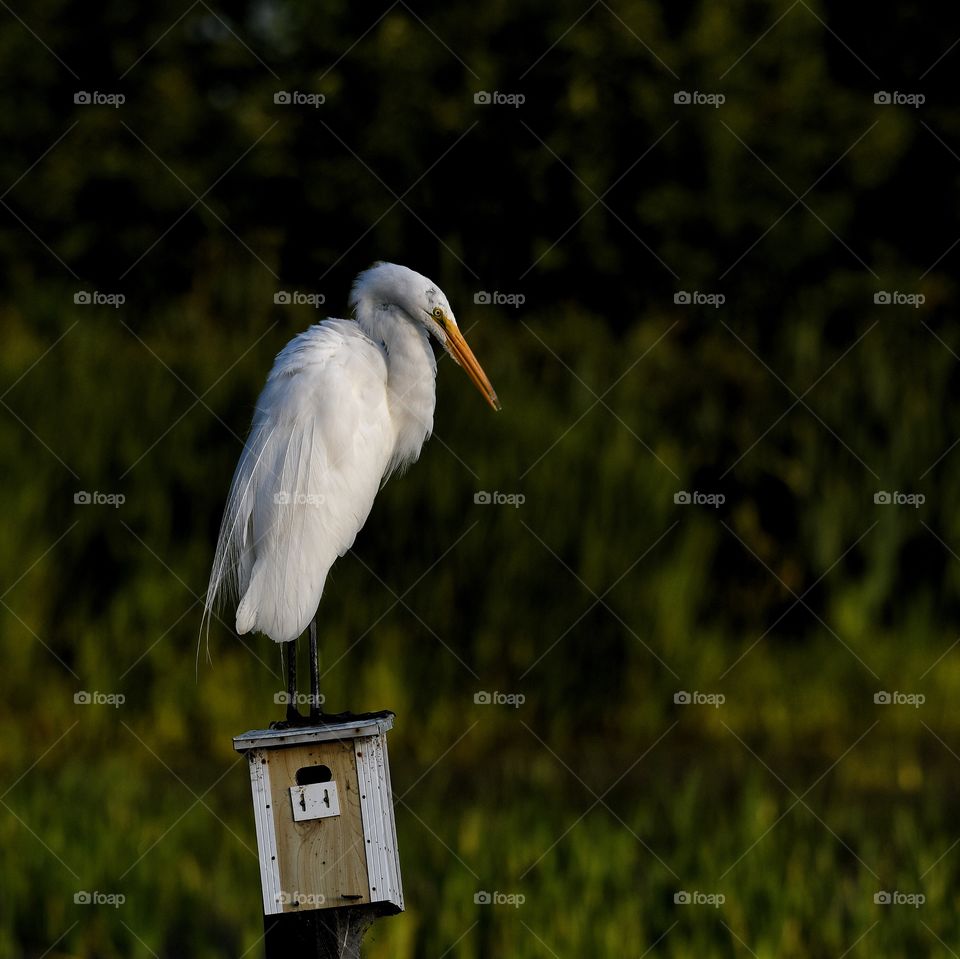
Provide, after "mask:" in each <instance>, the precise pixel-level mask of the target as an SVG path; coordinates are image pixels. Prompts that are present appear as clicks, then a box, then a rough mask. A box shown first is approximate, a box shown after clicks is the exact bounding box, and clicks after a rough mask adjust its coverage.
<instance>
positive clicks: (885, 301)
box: [873, 290, 927, 310]
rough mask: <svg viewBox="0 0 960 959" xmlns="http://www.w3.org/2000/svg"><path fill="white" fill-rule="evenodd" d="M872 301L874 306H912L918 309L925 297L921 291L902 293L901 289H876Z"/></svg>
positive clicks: (924, 301)
mask: <svg viewBox="0 0 960 959" xmlns="http://www.w3.org/2000/svg"><path fill="white" fill-rule="evenodd" d="M873 302H874V305H876V306H912V307H913V308H914V309H915V310H918V309H920V307H921V306H923V304H924V303H926V302H927V298H926V297H925V296H924V295H923V294H922V293H904V292H902V291H901V290H877V292H876V293H874V294H873Z"/></svg>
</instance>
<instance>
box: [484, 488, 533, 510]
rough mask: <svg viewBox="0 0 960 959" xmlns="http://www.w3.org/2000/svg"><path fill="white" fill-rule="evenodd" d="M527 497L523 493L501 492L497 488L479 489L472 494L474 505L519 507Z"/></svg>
mask: <svg viewBox="0 0 960 959" xmlns="http://www.w3.org/2000/svg"><path fill="white" fill-rule="evenodd" d="M526 501H527V498H526V496H524V495H523V493H501V492H500V491H499V490H493V492H489V491H488V490H485V489H481V490H477V492H476V493H474V494H473V502H474V504H475V505H476V506H512V507H513V508H514V509H519V508H520V507H521V506H523V504H524V503H526Z"/></svg>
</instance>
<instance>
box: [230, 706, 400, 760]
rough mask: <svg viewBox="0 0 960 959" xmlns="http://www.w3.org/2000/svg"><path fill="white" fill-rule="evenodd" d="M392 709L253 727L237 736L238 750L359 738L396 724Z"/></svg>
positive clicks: (234, 744) (375, 733) (234, 743)
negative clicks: (283, 725) (314, 722)
mask: <svg viewBox="0 0 960 959" xmlns="http://www.w3.org/2000/svg"><path fill="white" fill-rule="evenodd" d="M393 718H394V714H393V713H392V712H390V710H384V711H382V712H379V713H359V714H353V713H341V714H339V715H338V716H336V717H331V719H330V720H329V721H327V722H324V723H322V724H320V725H317V726H292V727H290V728H289V729H251V730H250V731H249V732H246V733H243V734H242V735H240V736H234V737H233V748H234V749H236V750H237V752H241V753H242V752H246V751H247V750H248V749H262V748H264V747H266V748H269V747H272V746H296V745H298V744H299V743H319V742H329V741H330V740H333V739H359V738H361V737H362V736H377V735H380V734H381V733H385V732H386V731H387V730H388V729H391V728H392V727H393Z"/></svg>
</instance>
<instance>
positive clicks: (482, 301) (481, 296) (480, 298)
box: [473, 290, 527, 309]
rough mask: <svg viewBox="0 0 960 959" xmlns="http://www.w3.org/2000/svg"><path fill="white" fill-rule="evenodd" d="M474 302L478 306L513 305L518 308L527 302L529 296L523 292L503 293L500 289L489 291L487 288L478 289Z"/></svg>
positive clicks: (474, 295)
mask: <svg viewBox="0 0 960 959" xmlns="http://www.w3.org/2000/svg"><path fill="white" fill-rule="evenodd" d="M473 302H474V305H476V306H512V307H513V308H514V309H518V308H519V307H521V306H523V304H524V303H526V302H527V298H526V297H525V296H524V295H523V294H522V293H501V292H500V290H494V291H493V292H492V293H489V292H487V290H478V291H477V292H476V293H474V294H473Z"/></svg>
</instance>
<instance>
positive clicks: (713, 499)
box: [673, 489, 727, 509]
mask: <svg viewBox="0 0 960 959" xmlns="http://www.w3.org/2000/svg"><path fill="white" fill-rule="evenodd" d="M726 501H727V497H726V496H725V495H724V494H723V493H704V492H702V491H701V490H694V491H693V492H692V493H691V492H690V491H689V490H685V489H681V490H677V492H676V493H674V494H673V502H674V503H675V504H676V505H677V506H712V507H713V508H714V509H719V508H720V507H721V506H723V504H724V503H726Z"/></svg>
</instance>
